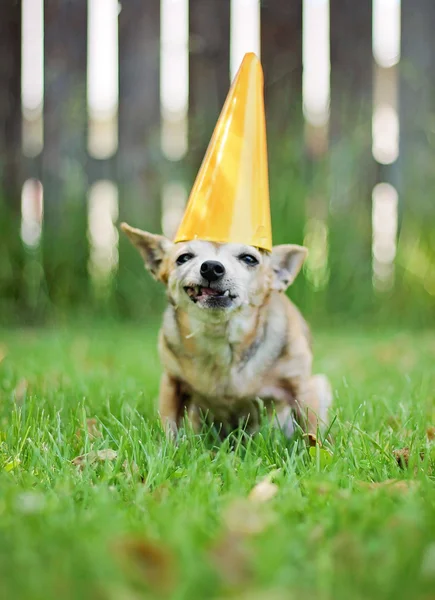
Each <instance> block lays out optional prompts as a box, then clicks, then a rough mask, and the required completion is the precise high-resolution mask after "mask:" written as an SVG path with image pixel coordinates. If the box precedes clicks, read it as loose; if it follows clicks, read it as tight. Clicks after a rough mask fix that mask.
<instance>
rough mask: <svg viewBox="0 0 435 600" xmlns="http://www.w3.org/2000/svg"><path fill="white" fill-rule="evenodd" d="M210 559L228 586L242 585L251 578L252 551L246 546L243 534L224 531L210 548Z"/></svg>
mask: <svg viewBox="0 0 435 600" xmlns="http://www.w3.org/2000/svg"><path fill="white" fill-rule="evenodd" d="M209 558H210V561H211V563H212V565H213V567H214V569H215V570H216V572H217V573H218V575H219V576H220V577H221V579H222V581H223V582H224V583H225V584H227V585H229V586H244V585H246V584H247V583H249V582H250V581H251V580H252V576H253V574H254V573H253V568H252V553H251V552H250V551H249V549H248V548H247V546H246V543H245V540H244V538H243V536H241V535H239V534H236V533H232V532H229V533H225V534H224V535H223V536H222V537H221V538H220V539H219V540H218V541H217V542H216V543H215V544H214V545H213V546H212V547H211V549H210V551H209Z"/></svg>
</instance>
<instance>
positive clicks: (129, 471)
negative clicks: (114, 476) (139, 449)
mask: <svg viewBox="0 0 435 600" xmlns="http://www.w3.org/2000/svg"><path fill="white" fill-rule="evenodd" d="M122 468H123V471H124V472H125V474H126V476H127V478H128V479H132V478H133V477H134V478H136V479H137V478H138V477H139V467H138V466H137V464H136V463H135V462H134V460H132V461H131V462H128V460H127V459H125V460H124V462H123V463H122ZM142 481H143V478H142Z"/></svg>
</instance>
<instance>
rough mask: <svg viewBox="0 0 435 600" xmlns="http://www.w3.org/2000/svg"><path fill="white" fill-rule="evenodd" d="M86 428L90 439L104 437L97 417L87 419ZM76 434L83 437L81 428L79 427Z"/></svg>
mask: <svg viewBox="0 0 435 600" xmlns="http://www.w3.org/2000/svg"><path fill="white" fill-rule="evenodd" d="M86 429H87V432H88V437H89V439H90V440H95V439H96V438H100V437H103V434H102V433H101V431H100V430H99V428H98V421H97V419H86ZM76 436H77V437H78V438H81V437H82V431H81V429H77V431H76Z"/></svg>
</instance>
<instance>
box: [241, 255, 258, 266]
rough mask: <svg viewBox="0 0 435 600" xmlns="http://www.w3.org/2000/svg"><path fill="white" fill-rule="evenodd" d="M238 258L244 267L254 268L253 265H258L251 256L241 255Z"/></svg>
mask: <svg viewBox="0 0 435 600" xmlns="http://www.w3.org/2000/svg"><path fill="white" fill-rule="evenodd" d="M238 258H239V260H241V261H242V262H244V263H245V265H248V266H250V267H255V265H258V260H257V259H256V258H255V256H252V254H241V255H240V256H239V257H238Z"/></svg>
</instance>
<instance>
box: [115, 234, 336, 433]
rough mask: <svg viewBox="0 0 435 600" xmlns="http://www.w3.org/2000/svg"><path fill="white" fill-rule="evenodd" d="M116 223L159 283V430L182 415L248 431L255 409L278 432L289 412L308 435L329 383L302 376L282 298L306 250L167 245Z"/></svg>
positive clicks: (308, 359)
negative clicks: (162, 306)
mask: <svg viewBox="0 0 435 600" xmlns="http://www.w3.org/2000/svg"><path fill="white" fill-rule="evenodd" d="M121 228H122V230H123V231H124V232H125V233H126V234H127V235H128V237H129V238H130V240H131V242H132V243H133V244H134V246H136V248H137V249H138V250H139V252H140V254H141V255H142V258H143V259H144V262H145V267H146V268H147V269H148V270H149V271H150V273H151V274H152V276H153V277H154V278H155V279H156V280H158V281H160V282H162V283H163V284H164V285H165V286H166V289H167V295H168V300H169V305H168V307H167V309H166V312H165V315H164V319H163V326H162V328H161V330H160V336H159V353H160V358H161V362H162V365H163V371H164V372H163V376H162V380H161V385H160V398H159V411H160V417H161V419H162V422H163V425H164V426H165V429H166V430H167V431H168V432H170V433H176V432H177V430H178V428H179V426H180V424H181V422H182V419H183V418H184V417H185V416H186V417H187V418H188V419H189V421H190V422H191V424H192V426H193V427H194V429H195V430H196V431H198V430H199V427H200V424H201V419H202V418H205V419H206V420H207V421H209V422H213V423H216V424H218V425H220V426H221V431H222V433H223V434H227V433H229V432H230V431H231V430H233V429H235V428H237V427H238V426H239V425H240V424H244V426H245V427H246V428H247V430H248V431H250V432H253V431H255V430H256V428H257V427H258V425H259V417H260V414H261V406H263V407H264V409H265V411H266V412H267V414H268V415H270V417H271V418H272V422H273V423H274V424H276V425H278V426H279V427H280V428H281V429H282V430H283V431H284V433H285V435H286V436H287V437H291V435H292V434H293V433H294V419H296V421H297V422H298V423H299V424H300V426H301V427H302V428H304V429H306V430H308V431H309V432H312V433H316V431H317V428H318V427H319V426H320V427H322V426H323V425H325V424H326V422H327V412H328V408H329V406H330V405H331V402H332V393H331V388H330V385H329V382H328V380H327V378H326V377H325V376H324V375H312V373H311V365H312V353H311V347H310V334H309V329H308V326H307V324H306V322H305V321H304V319H303V318H302V316H301V314H300V312H299V311H298V309H297V308H296V307H295V306H294V305H293V304H292V303H291V302H290V300H289V299H288V298H287V296H286V295H285V290H286V289H287V287H288V286H289V285H290V284H291V283H292V282H293V281H294V279H295V278H296V276H297V274H298V272H299V270H300V268H301V266H302V264H303V262H304V260H305V257H306V255H307V249H306V248H304V247H302V246H296V245H282V246H275V247H274V248H273V250H272V252H271V253H268V252H266V251H262V250H258V249H257V248H254V247H252V246H244V245H239V244H217V243H211V242H206V241H201V240H194V241H191V242H185V243H184V242H183V243H177V244H174V243H172V242H170V241H169V240H168V239H167V238H165V237H163V236H160V235H153V234H151V233H147V232H145V231H141V230H140V229H135V228H133V227H130V226H129V225H127V224H125V223H123V224H122V225H121Z"/></svg>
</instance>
